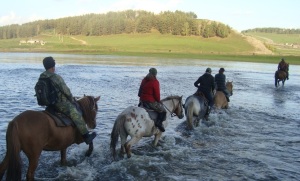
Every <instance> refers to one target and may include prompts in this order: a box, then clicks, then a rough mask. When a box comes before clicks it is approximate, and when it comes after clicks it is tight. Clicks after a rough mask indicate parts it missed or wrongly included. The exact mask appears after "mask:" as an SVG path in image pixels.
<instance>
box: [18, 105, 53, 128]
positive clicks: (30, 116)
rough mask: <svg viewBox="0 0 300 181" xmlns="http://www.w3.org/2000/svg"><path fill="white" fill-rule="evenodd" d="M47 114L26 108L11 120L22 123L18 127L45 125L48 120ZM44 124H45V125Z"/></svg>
mask: <svg viewBox="0 0 300 181" xmlns="http://www.w3.org/2000/svg"><path fill="white" fill-rule="evenodd" d="M48 119H49V116H48V115H47V114H45V113H44V112H42V111H33V110H27V111H24V112H22V113H20V114H19V115H18V116H16V117H15V118H14V119H13V120H12V121H14V122H17V123H18V124H19V125H22V126H21V127H20V129H22V128H23V126H24V127H27V126H30V127H33V126H35V125H40V124H41V125H45V122H48V121H49V120H48ZM45 126H46V125H45Z"/></svg>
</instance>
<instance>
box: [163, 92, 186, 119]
mask: <svg viewBox="0 0 300 181" xmlns="http://www.w3.org/2000/svg"><path fill="white" fill-rule="evenodd" d="M165 101H172V105H171V106H173V107H172V108H171V110H169V108H168V107H167V106H165V107H166V108H167V110H168V111H169V112H170V113H171V115H172V114H176V116H177V117H178V118H179V119H182V118H183V117H184V112H183V104H182V96H181V97H180V96H169V97H167V98H165V99H163V100H162V102H165Z"/></svg>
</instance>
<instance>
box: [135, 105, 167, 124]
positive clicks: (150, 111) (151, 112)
mask: <svg viewBox="0 0 300 181" xmlns="http://www.w3.org/2000/svg"><path fill="white" fill-rule="evenodd" d="M138 107H141V108H144V109H145V110H146V111H147V112H148V114H149V117H150V118H151V119H152V120H154V121H156V120H157V117H158V112H157V111H155V110H153V109H151V108H150V107H149V106H148V105H147V104H143V103H142V102H140V103H139V104H138ZM164 120H165V119H164Z"/></svg>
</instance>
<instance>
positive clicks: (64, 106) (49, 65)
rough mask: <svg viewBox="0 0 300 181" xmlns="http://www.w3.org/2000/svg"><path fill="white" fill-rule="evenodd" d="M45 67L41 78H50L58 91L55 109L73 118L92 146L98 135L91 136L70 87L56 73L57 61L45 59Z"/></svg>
mask: <svg viewBox="0 0 300 181" xmlns="http://www.w3.org/2000/svg"><path fill="white" fill-rule="evenodd" d="M43 65H44V67H45V69H46V71H44V72H43V73H42V74H41V75H40V78H50V80H51V81H52V82H53V84H54V85H55V88H56V89H57V94H58V101H57V103H55V104H54V105H53V106H54V108H55V109H56V110H58V111H60V112H62V113H64V114H66V115H67V116H68V117H69V118H71V119H72V120H73V122H74V123H75V125H76V127H77V129H78V130H79V132H80V133H81V135H82V137H83V140H84V142H85V143H86V144H90V143H91V142H92V140H93V139H94V138H95V137H96V133H95V132H92V133H91V134H89V132H88V130H87V128H86V125H85V122H84V120H83V118H82V115H81V114H80V113H79V112H78V111H77V109H76V107H75V105H74V104H73V102H74V98H73V96H72V93H71V92H70V89H69V87H68V86H67V85H66V83H65V81H64V80H63V78H62V77H61V76H60V75H58V74H56V73H54V72H55V60H54V59H53V58H52V57H45V58H44V59H43Z"/></svg>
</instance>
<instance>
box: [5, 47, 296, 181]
mask: <svg viewBox="0 0 300 181" xmlns="http://www.w3.org/2000/svg"><path fill="white" fill-rule="evenodd" d="M45 56H49V54H44V53H37V54H36V53H0V85H1V86H0V97H1V99H0V116H1V122H0V150H1V151H0V159H3V157H4V154H5V150H6V143H5V134H6V128H7V124H8V122H9V121H11V120H12V119H13V118H14V117H15V116H16V115H18V114H19V113H20V112H22V111H24V110H28V109H33V110H42V109H43V108H41V107H39V106H38V105H37V103H36V100H35V97H34V96H33V95H34V89H33V87H34V85H35V83H36V81H37V78H38V76H39V74H40V73H41V72H42V71H43V67H42V64H41V61H42V59H43V58H44V57H45ZM51 56H53V57H54V58H55V59H56V61H57V73H58V74H60V75H61V76H62V77H63V78H64V79H65V81H66V83H67V85H68V86H69V87H70V89H71V90H72V92H73V94H74V95H75V96H82V95H83V94H87V95H94V96H98V95H100V96H101V100H100V102H99V103H98V105H99V112H98V115H97V127H96V129H95V131H96V132H97V133H98V136H97V138H96V139H95V142H94V145H95V149H94V152H93V154H92V156H91V157H90V158H85V157H84V153H85V151H86V150H87V146H86V145H85V144H81V145H72V146H71V147H70V148H68V154H67V159H68V166H67V167H60V166H59V159H60V155H59V152H43V153H42V156H41V158H40V161H39V165H38V168H37V171H36V178H38V180H174V181H175V180H178V181H182V180H298V179H299V178H300V171H299V168H300V162H299V151H300V144H299V143H300V139H299V138H300V132H299V127H300V119H299V115H298V111H297V110H298V107H299V105H300V99H299V98H300V92H299V90H300V86H299V82H300V76H299V75H300V71H299V70H300V66H291V70H290V71H291V72H290V80H288V81H287V82H286V84H285V87H280V88H275V87H274V72H275V70H276V67H277V65H274V64H257V63H239V62H230V61H226V62H223V61H208V60H184V59H176V60H175V59H160V58H142V57H122V56H102V55H101V56H100V55H65V54H51ZM150 67H156V68H157V69H158V79H159V81H160V83H161V94H162V95H161V97H162V98H164V97H167V96H169V95H180V96H181V95H182V96H183V99H184V100H185V98H186V97H188V96H189V95H191V94H193V93H194V92H195V90H196V88H195V87H194V86H193V83H194V81H195V80H196V79H197V78H198V77H199V76H200V75H202V74H203V73H204V71H205V69H206V68H207V67H211V68H212V70H213V74H215V73H217V71H218V70H219V68H220V67H224V68H225V70H226V72H225V73H226V76H227V78H228V79H229V80H231V81H233V84H234V95H233V96H232V97H231V102H230V109H228V110H221V111H216V112H213V113H212V114H211V115H210V119H211V124H210V126H206V125H205V124H203V123H202V124H201V126H200V127H198V128H196V129H195V130H194V131H193V132H190V134H188V136H186V135H187V134H185V133H186V131H185V130H184V125H185V122H184V120H185V118H184V119H182V120H180V119H177V118H176V117H174V118H171V119H170V120H169V125H168V127H167V128H166V132H165V133H164V134H163V141H164V142H163V143H162V146H159V147H157V148H153V147H152V146H151V142H152V140H153V137H151V138H143V139H142V140H141V141H140V142H139V143H138V144H137V145H134V146H133V148H132V149H133V155H132V157H131V158H130V159H127V158H125V159H121V160H119V161H116V162H114V161H113V160H112V158H111V156H110V150H109V142H110V132H111V129H112V126H113V123H114V120H115V119H116V117H117V115H118V114H119V113H120V112H121V111H122V110H123V109H125V108H126V107H127V106H129V105H137V103H138V97H137V91H138V86H139V84H140V81H141V80H142V78H143V77H144V76H145V75H146V74H147V72H148V70H149V68H150ZM118 148H119V146H118ZM21 155H22V158H23V164H24V167H23V178H25V174H26V173H25V172H26V169H27V166H28V161H27V159H26V157H25V156H24V154H21Z"/></svg>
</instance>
